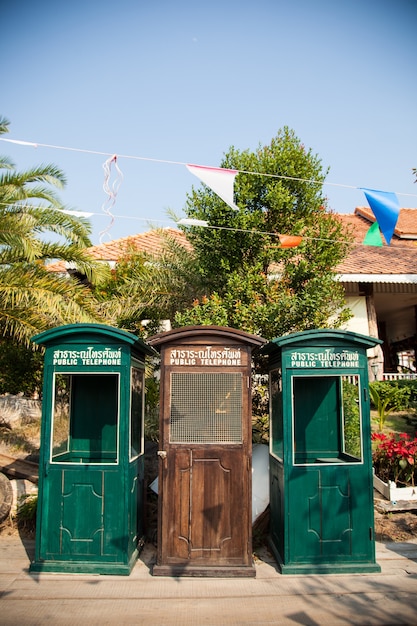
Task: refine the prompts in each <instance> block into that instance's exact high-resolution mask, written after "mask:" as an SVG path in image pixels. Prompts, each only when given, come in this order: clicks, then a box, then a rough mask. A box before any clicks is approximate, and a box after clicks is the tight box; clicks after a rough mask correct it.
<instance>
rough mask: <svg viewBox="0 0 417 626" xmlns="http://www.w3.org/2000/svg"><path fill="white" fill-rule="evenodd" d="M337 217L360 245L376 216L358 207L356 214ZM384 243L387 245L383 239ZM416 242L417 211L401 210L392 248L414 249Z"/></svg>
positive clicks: (339, 214)
mask: <svg viewBox="0 0 417 626" xmlns="http://www.w3.org/2000/svg"><path fill="white" fill-rule="evenodd" d="M337 216H338V217H339V218H340V220H341V221H342V222H343V223H344V224H345V225H346V227H347V228H349V229H351V230H352V232H353V234H354V237H355V241H357V242H358V243H359V242H362V241H363V240H364V238H365V235H366V233H367V231H368V229H369V227H370V226H371V224H373V223H374V222H375V216H374V214H373V213H372V211H371V209H369V208H368V207H356V209H355V212H354V213H346V214H342V213H338V214H337ZM382 241H383V243H384V245H386V244H385V240H384V238H383V237H382ZM415 241H417V209H401V211H400V215H399V218H398V222H397V225H396V227H395V230H394V236H393V238H392V239H391V242H390V246H398V245H400V246H401V247H402V246H412V247H414V246H415Z"/></svg>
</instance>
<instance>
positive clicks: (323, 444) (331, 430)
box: [292, 375, 363, 465]
mask: <svg viewBox="0 0 417 626" xmlns="http://www.w3.org/2000/svg"><path fill="white" fill-rule="evenodd" d="M360 389H361V384H360V376H359V375H344V376H333V375H329V376H326V375H325V376H293V377H292V402H293V457H294V458H293V461H294V465H307V464H308V465H311V464H323V463H326V464H338V463H361V462H363V453H362V426H361V423H362V406H361V393H360Z"/></svg>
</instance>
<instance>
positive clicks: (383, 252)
mask: <svg viewBox="0 0 417 626" xmlns="http://www.w3.org/2000/svg"><path fill="white" fill-rule="evenodd" d="M338 217H339V218H340V219H341V221H342V222H343V223H344V224H345V225H346V227H347V228H348V229H349V230H351V232H353V235H354V240H355V242H356V243H357V244H359V245H355V246H353V248H352V251H351V252H350V254H349V255H348V256H347V258H346V259H345V260H344V261H343V262H342V263H341V264H340V265H339V267H338V268H337V271H338V272H340V274H385V275H390V274H391V275H393V274H417V209H401V211H400V216H399V218H398V222H397V227H396V228H395V231H394V236H393V237H392V239H391V242H390V245H389V246H387V245H386V243H385V240H384V237H383V236H382V241H383V246H382V247H376V246H364V245H360V244H362V242H363V240H364V238H365V235H366V233H367V231H368V229H369V227H370V226H371V224H373V223H374V222H375V216H374V214H373V212H372V211H371V209H369V208H368V207H357V208H356V209H355V213H353V214H338Z"/></svg>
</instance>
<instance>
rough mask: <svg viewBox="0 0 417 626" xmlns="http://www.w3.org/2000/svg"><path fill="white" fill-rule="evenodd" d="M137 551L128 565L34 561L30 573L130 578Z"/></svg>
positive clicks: (95, 562) (137, 554) (94, 562)
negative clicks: (101, 575)
mask: <svg viewBox="0 0 417 626" xmlns="http://www.w3.org/2000/svg"><path fill="white" fill-rule="evenodd" d="M138 556H139V552H138V550H135V552H134V553H133V554H132V556H131V558H130V560H129V562H128V563H107V562H102V561H101V562H97V561H42V560H40V561H33V562H32V563H31V564H30V567H29V571H30V572H31V573H34V574H35V573H36V574H42V573H46V574H54V573H55V574H103V575H107V576H129V574H130V573H131V571H132V569H133V567H134V566H135V563H136V561H137V559H138Z"/></svg>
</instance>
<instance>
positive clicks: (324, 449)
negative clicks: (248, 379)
mask: <svg viewBox="0 0 417 626" xmlns="http://www.w3.org/2000/svg"><path fill="white" fill-rule="evenodd" d="M377 343H380V342H379V340H376V339H373V338H371V337H366V336H363V335H357V334H356V333H350V332H344V331H333V330H323V331H321V330H313V331H307V332H305V333H294V334H292V335H288V336H286V337H282V338H278V339H276V340H274V341H273V342H271V343H270V344H268V345H267V346H265V348H264V351H265V352H266V353H267V354H268V355H269V363H270V381H271V405H270V406H271V415H270V421H271V430H270V436H271V442H270V509H271V529H270V544H271V548H272V551H273V553H274V555H275V558H276V560H277V562H278V564H279V566H280V569H281V571H282V573H283V574H297V573H305V574H313V573H317V574H320V573H323V574H326V573H348V572H358V573H361V572H374V571H379V566H378V564H377V563H376V562H375V543H374V520H373V513H374V508H373V487H372V457H371V444H370V431H371V429H370V407H369V394H368V384H369V383H368V371H367V369H368V362H367V354H366V350H367V349H368V348H370V347H372V346H374V345H376V344H377ZM343 381H344V382H343ZM349 381H353V382H349ZM349 385H353V388H354V389H355V393H356V394H357V400H356V401H355V395H353V408H352V406H351V405H350V408H348V405H347V404H346V402H345V395H346V397H348V392H349ZM350 390H351V389H350ZM351 402H352V399H351ZM355 407H356V408H355ZM360 413H361V421H359V414H360ZM356 419H357V423H356V422H355V420H356ZM349 420H351V421H349Z"/></svg>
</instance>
